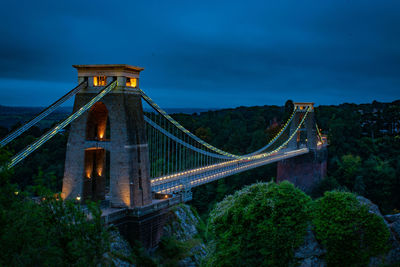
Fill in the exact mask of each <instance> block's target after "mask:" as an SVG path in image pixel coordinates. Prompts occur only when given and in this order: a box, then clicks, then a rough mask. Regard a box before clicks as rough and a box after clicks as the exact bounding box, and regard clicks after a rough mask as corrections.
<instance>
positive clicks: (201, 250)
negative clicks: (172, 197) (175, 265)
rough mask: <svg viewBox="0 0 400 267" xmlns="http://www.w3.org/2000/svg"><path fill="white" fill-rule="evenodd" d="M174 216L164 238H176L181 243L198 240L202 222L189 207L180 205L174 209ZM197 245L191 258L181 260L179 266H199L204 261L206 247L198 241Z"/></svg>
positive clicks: (167, 225) (165, 228)
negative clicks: (199, 227)
mask: <svg viewBox="0 0 400 267" xmlns="http://www.w3.org/2000/svg"><path fill="white" fill-rule="evenodd" d="M172 212H173V214H172V215H173V216H172V218H171V220H170V221H169V222H168V223H167V224H166V225H165V226H164V236H166V237H172V236H173V237H175V238H176V239H177V240H179V241H183V242H185V241H188V240H195V239H197V235H198V234H199V231H198V225H199V224H200V222H201V220H200V218H198V217H197V216H196V215H195V214H194V213H193V212H192V210H191V209H190V207H189V206H188V205H184V204H181V205H178V206H176V207H174V208H173V209H172ZM198 241H199V242H196V245H195V246H193V247H192V249H191V250H190V252H191V256H189V257H187V258H185V259H183V260H181V261H180V262H179V266H182V267H183V266H190V267H192V266H199V265H200V262H201V261H202V259H203V258H204V257H205V256H206V254H207V251H206V246H205V245H204V243H203V242H202V241H201V240H200V239H198Z"/></svg>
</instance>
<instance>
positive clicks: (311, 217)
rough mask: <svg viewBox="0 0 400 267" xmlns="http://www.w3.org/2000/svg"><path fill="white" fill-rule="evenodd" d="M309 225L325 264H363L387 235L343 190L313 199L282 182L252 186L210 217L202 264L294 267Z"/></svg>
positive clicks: (385, 242) (377, 220)
mask: <svg viewBox="0 0 400 267" xmlns="http://www.w3.org/2000/svg"><path fill="white" fill-rule="evenodd" d="M309 225H312V226H313V229H314V231H315V233H316V237H317V239H318V240H319V241H320V242H321V244H322V245H323V246H324V248H325V249H326V251H327V252H326V255H325V259H326V261H327V263H328V266H367V265H368V262H369V260H370V257H373V256H379V255H383V254H384V253H385V252H387V249H388V245H389V231H388V228H387V226H386V225H385V223H384V221H383V219H382V218H381V217H378V216H377V215H375V214H373V213H370V212H369V211H368V207H367V206H365V205H362V204H360V202H359V201H358V200H357V198H356V196H355V195H354V194H352V193H348V192H338V191H333V192H326V193H325V195H324V196H323V197H322V198H319V199H317V200H315V201H313V202H312V201H311V199H310V198H309V197H308V196H307V195H305V194H304V193H303V192H302V191H300V190H298V189H295V188H294V186H293V185H292V184H290V183H288V182H283V183H281V184H275V183H272V182H271V183H258V184H254V185H251V186H248V187H245V188H244V189H242V190H240V191H237V192H235V194H234V195H230V196H228V197H226V198H225V199H224V200H223V201H221V202H220V203H218V204H217V205H216V207H215V208H214V209H213V210H212V212H211V214H210V220H209V225H208V230H209V231H210V234H211V236H212V238H211V239H212V240H211V242H210V244H212V251H211V254H210V255H209V259H208V262H207V265H208V266H290V265H296V261H295V260H294V259H293V252H294V249H296V248H297V247H299V246H300V245H301V244H303V242H304V235H305V233H306V230H307V227H308V226H309Z"/></svg>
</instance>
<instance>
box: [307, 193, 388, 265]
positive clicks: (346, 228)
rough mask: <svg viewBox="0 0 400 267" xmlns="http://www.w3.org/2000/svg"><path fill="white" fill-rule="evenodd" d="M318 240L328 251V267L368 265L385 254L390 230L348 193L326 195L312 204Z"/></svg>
mask: <svg viewBox="0 0 400 267" xmlns="http://www.w3.org/2000/svg"><path fill="white" fill-rule="evenodd" d="M312 210H313V224H314V226H315V232H316V236H317V239H319V240H320V241H321V242H322V244H323V245H324V246H325V247H326V249H327V254H326V261H327V263H328V266H343V265H344V262H345V263H346V264H345V265H346V266H367V265H368V262H369V259H370V257H372V256H378V255H381V254H383V253H384V252H385V251H386V249H387V246H388V238H389V231H388V229H387V227H386V225H385V223H384V221H383V219H382V218H380V217H378V216H376V215H375V214H373V213H369V212H368V207H367V206H365V205H361V204H360V203H359V201H358V200H357V199H356V197H355V196H354V195H353V194H351V193H348V192H326V193H325V195H324V196H323V197H322V198H320V199H318V200H316V201H315V203H314V205H313V209H312Z"/></svg>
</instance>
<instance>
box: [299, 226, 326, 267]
mask: <svg viewBox="0 0 400 267" xmlns="http://www.w3.org/2000/svg"><path fill="white" fill-rule="evenodd" d="M325 253H326V250H325V249H323V248H322V246H321V245H320V244H319V243H318V241H317V240H316V239H315V235H314V233H313V232H312V230H311V228H309V229H307V234H306V237H305V238H304V243H303V245H301V246H300V247H299V248H298V249H297V250H296V251H295V253H294V257H295V259H296V261H297V262H298V263H299V266H300V267H325V266H326V263H325V261H324V260H323V259H321V258H322V257H321V256H323V255H324V254H325Z"/></svg>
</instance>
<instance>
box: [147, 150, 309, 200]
mask: <svg viewBox="0 0 400 267" xmlns="http://www.w3.org/2000/svg"><path fill="white" fill-rule="evenodd" d="M308 152H309V149H308V148H301V149H296V150H290V151H280V152H278V153H275V154H272V155H271V156H269V157H266V158H259V159H254V160H237V159H235V160H231V161H227V162H224V163H219V164H214V165H210V166H207V167H202V168H197V169H193V170H189V171H185V172H181V173H176V174H173V175H169V176H164V177H159V178H154V179H152V180H151V188H152V190H153V191H154V192H157V193H163V194H169V193H174V192H179V191H184V190H189V189H190V188H193V187H196V186H199V185H202V184H205V183H209V182H212V181H214V180H218V179H220V178H223V177H226V176H230V175H233V174H236V173H240V172H243V171H246V170H250V169H253V168H256V167H259V166H262V165H266V164H269V163H273V162H277V161H280V160H284V159H288V158H292V157H296V156H299V155H302V154H306V153H308Z"/></svg>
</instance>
